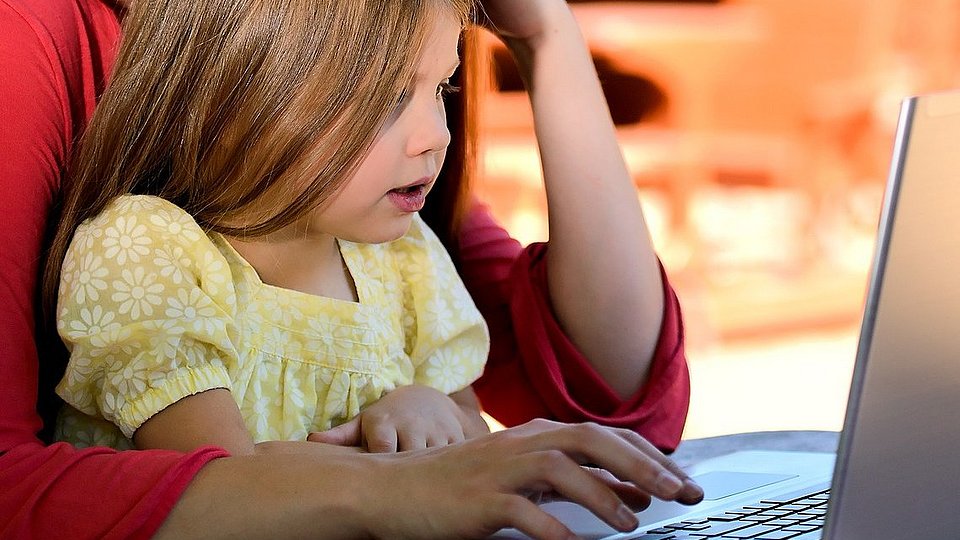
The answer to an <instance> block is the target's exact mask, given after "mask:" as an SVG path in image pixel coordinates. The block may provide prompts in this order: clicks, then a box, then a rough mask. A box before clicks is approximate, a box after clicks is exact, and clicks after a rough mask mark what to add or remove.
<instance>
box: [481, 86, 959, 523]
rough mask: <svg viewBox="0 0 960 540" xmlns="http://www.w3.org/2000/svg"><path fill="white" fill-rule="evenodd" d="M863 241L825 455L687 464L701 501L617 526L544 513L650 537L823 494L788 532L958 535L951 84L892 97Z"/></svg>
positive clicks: (568, 513) (581, 514)
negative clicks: (855, 327)
mask: <svg viewBox="0 0 960 540" xmlns="http://www.w3.org/2000/svg"><path fill="white" fill-rule="evenodd" d="M876 246H877V247H876V251H875V257H874V261H873V269H872V273H871V277H870V284H869V289H868V291H867V297H866V305H865V308H864V316H863V322H862V326H861V333H860V341H859V346H858V350H857V358H856V363H855V367H854V373H853V380H852V384H851V390H850V397H849V400H848V403H847V412H846V418H845V422H844V427H843V432H842V434H841V436H840V444H839V448H838V451H837V454H836V457H834V455H833V454H815V453H792V452H738V453H735V454H730V455H728V456H722V457H720V458H715V459H711V460H707V461H705V462H702V463H698V464H697V465H695V466H693V467H691V468H690V469H689V472H690V473H691V474H692V475H693V476H694V477H695V478H697V479H698V480H699V481H701V482H702V483H703V484H704V487H705V491H706V494H707V498H706V500H705V501H704V502H703V503H701V504H700V505H697V506H694V507H684V506H682V505H679V504H676V503H664V502H655V503H654V505H652V506H651V508H649V509H648V510H645V511H644V512H641V513H639V514H638V517H639V518H640V521H641V525H640V527H639V528H638V529H637V530H636V531H634V532H632V533H628V534H618V533H616V531H614V530H613V529H610V528H609V527H607V526H606V525H604V524H603V523H602V522H600V521H599V520H598V519H596V518H595V517H593V516H592V514H590V513H589V512H587V511H586V510H585V509H583V508H582V507H579V506H577V505H574V504H571V503H564V502H557V503H549V504H547V505H546V507H547V509H548V511H549V512H551V513H552V514H553V515H555V516H557V517H559V518H560V519H561V520H562V521H564V522H565V523H566V524H567V525H568V526H569V527H571V529H572V530H574V532H576V533H578V534H580V535H581V536H582V537H584V538H611V539H612V538H617V539H620V538H644V539H646V538H659V537H662V536H669V534H665V533H663V531H665V530H669V526H670V525H675V524H677V523H678V522H681V521H684V520H686V521H689V522H695V521H698V520H699V521H703V519H704V518H707V517H711V516H719V515H721V514H723V513H724V512H725V511H729V510H733V509H740V508H743V507H745V506H747V507H749V506H750V505H751V504H757V503H759V501H761V500H771V499H772V500H777V498H778V497H784V496H785V494H786V493H798V492H801V491H803V490H806V489H813V488H817V489H825V488H830V494H829V500H828V501H827V502H826V504H825V507H826V516H825V518H824V528H823V529H821V530H816V531H811V532H804V533H802V534H797V535H795V536H793V537H791V538H795V539H796V540H812V539H819V538H823V539H827V540H901V539H903V540H908V539H909V540H928V539H929V540H958V539H960V91H954V92H946V93H939V94H929V95H924V96H919V97H912V98H908V99H906V100H904V102H903V105H902V108H901V111H900V122H899V126H898V129H897V135H896V140H895V145H894V152H893V162H892V165H891V170H890V175H889V180H888V182H887V187H886V194H885V197H884V203H883V207H882V212H881V216H880V224H879V230H878V237H877V245H876ZM810 394H811V396H815V395H816V389H811V392H810ZM824 497H826V496H825V495H824ZM733 511H734V512H735V511H736V510H733ZM708 523H710V522H708ZM651 531H661V532H660V533H659V535H660V536H658V533H652V532H651ZM731 534H732V535H733V536H725V535H722V534H721V535H718V536H698V533H697V531H689V530H677V533H676V537H677V538H693V539H701V538H703V539H706V538H721V539H723V538H737V537H738V536H736V534H735V533H731ZM497 536H500V537H522V535H520V534H519V533H517V532H516V531H501V533H500V534H498V535H497ZM764 536H765V535H762V534H761V535H760V536H758V537H757V538H763V537H764ZM739 537H743V535H741V536H739Z"/></svg>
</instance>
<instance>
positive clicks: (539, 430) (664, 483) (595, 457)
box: [517, 420, 698, 500]
mask: <svg viewBox="0 0 960 540" xmlns="http://www.w3.org/2000/svg"><path fill="white" fill-rule="evenodd" d="M622 432H625V430H618V429H614V428H605V427H601V426H599V425H597V424H591V423H587V424H576V425H565V424H559V423H556V422H549V421H546V420H534V421H532V422H528V423H527V424H524V425H523V426H520V428H519V429H518V433H517V435H518V436H522V435H521V433H524V434H530V435H535V436H532V437H528V438H527V439H526V440H525V442H526V445H525V446H528V447H529V450H528V451H539V450H549V449H557V450H562V451H563V452H565V453H566V454H567V455H569V456H570V458H571V459H573V460H574V461H576V462H577V463H580V464H586V463H590V464H596V465H597V466H599V467H601V468H604V469H606V470H608V471H610V472H611V473H613V474H614V475H615V476H616V477H617V478H619V479H621V480H623V481H626V482H631V483H633V484H635V485H636V486H637V487H638V488H640V489H642V490H644V491H647V492H648V493H650V494H651V495H653V496H655V497H658V498H660V499H665V500H674V499H676V498H677V497H678V496H680V495H681V494H684V493H685V490H686V489H689V490H690V491H691V492H693V491H694V490H695V489H698V487H697V486H696V485H695V484H693V483H692V482H690V483H689V486H690V487H689V488H688V487H687V485H688V477H687V475H686V474H684V473H683V472H682V471H680V469H679V468H676V467H669V468H668V467H667V465H666V463H672V462H671V461H670V459H669V458H667V457H666V456H664V455H663V454H662V453H661V452H660V451H659V450H657V449H656V448H654V447H653V446H652V445H650V444H649V443H646V441H645V440H643V439H642V437H641V438H640V440H641V441H642V443H646V444H642V443H637V441H636V440H634V439H630V438H628V437H624V436H623V435H624V433H622ZM638 437H639V436H638ZM664 460H666V461H664Z"/></svg>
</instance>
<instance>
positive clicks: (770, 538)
mask: <svg viewBox="0 0 960 540" xmlns="http://www.w3.org/2000/svg"><path fill="white" fill-rule="evenodd" d="M800 534H801V533H799V532H794V531H771V532H768V533H765V534H761V535H760V536H754V537H753V539H752V540H789V539H790V538H795V537H797V536H800Z"/></svg>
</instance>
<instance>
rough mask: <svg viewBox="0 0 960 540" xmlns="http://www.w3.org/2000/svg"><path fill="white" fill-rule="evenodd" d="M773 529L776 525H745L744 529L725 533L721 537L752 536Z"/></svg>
mask: <svg viewBox="0 0 960 540" xmlns="http://www.w3.org/2000/svg"><path fill="white" fill-rule="evenodd" d="M775 530H777V528H776V527H771V526H769V525H753V526H752V527H747V528H746V529H740V530H739V531H733V532H728V533H725V534H724V535H723V536H722V538H753V537H754V536H760V535H761V534H763V533H768V532H771V531H775Z"/></svg>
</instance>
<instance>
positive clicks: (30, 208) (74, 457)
mask: <svg viewBox="0 0 960 540" xmlns="http://www.w3.org/2000/svg"><path fill="white" fill-rule="evenodd" d="M104 6H105V5H104V4H101V3H100V2H99V1H98V0H0V73H2V75H0V164H2V166H0V216H2V219H0V538H31V539H32V538H128V537H134V538H138V537H143V538H147V537H149V536H151V535H152V534H153V532H154V531H156V529H157V527H159V526H160V524H161V523H162V522H163V520H164V518H165V517H166V515H167V513H168V512H169V511H170V509H171V508H172V507H173V504H174V503H175V502H176V501H177V499H178V498H179V496H180V494H181V493H182V492H183V490H184V489H185V488H186V486H187V485H188V484H189V482H190V480H191V479H192V478H193V476H194V475H195V474H196V472H197V470H199V469H200V467H202V466H203V465H204V464H205V463H207V462H208V461H210V460H211V459H214V458H217V457H220V456H223V455H225V452H223V451H222V450H217V449H210V448H207V449H201V450H198V451H196V452H193V453H190V454H187V455H183V454H177V453H174V452H154V451H151V452H137V451H131V452H115V451H113V450H108V449H102V448H100V449H87V450H77V449H75V448H73V447H70V446H68V445H65V444H62V443H61V444H55V445H52V446H43V445H42V444H41V443H40V442H39V440H38V439H37V437H36V433H37V431H38V430H39V429H40V426H41V421H40V418H39V416H38V415H37V413H36V405H37V384H38V381H37V378H38V357H37V348H36V345H35V343H34V320H35V319H34V318H35V316H36V304H35V300H36V294H37V277H38V272H39V260H40V250H41V246H42V242H43V235H44V227H45V224H46V219H47V215H48V213H49V210H50V205H51V203H52V200H53V195H54V193H55V192H56V190H57V189H58V188H59V180H60V170H61V169H62V167H63V166H64V163H65V161H66V156H68V155H69V149H70V142H71V141H72V140H73V136H74V129H75V127H77V126H79V125H81V124H82V123H83V121H84V120H85V115H86V114H89V111H90V109H92V106H93V96H94V94H95V91H94V89H95V81H94V80H93V79H94V78H96V76H97V73H98V71H97V70H96V69H94V68H95V66H94V64H95V62H93V61H92V59H91V54H94V53H103V52H104V50H103V49H98V48H96V47H93V46H92V45H93V43H91V41H92V40H95V38H96V37H97V36H104V35H107V36H113V37H115V33H116V32H115V30H116V20H115V17H114V19H113V20H111V19H110V18H109V17H110V15H111V14H110V13H109V12H108V11H105V10H106V9H107V8H105V7H104ZM104 17H106V18H104ZM97 21H105V22H106V23H112V26H111V24H107V26H106V28H105V29H103V28H101V27H97V26H95V25H96V24H97ZM111 32H112V34H111ZM49 360H50V359H47V361H49Z"/></svg>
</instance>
